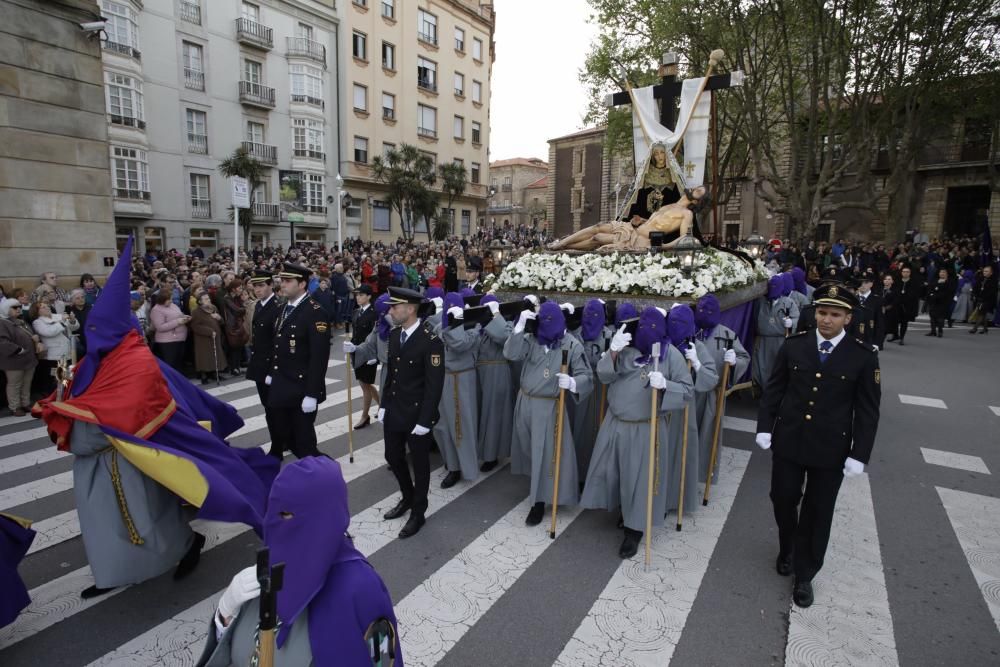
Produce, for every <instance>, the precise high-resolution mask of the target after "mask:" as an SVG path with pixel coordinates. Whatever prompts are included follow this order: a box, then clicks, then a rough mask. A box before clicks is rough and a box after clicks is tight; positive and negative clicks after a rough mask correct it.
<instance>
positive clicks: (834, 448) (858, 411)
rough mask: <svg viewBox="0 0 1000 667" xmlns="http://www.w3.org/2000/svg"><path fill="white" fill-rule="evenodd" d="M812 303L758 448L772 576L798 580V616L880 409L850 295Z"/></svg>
mask: <svg viewBox="0 0 1000 667" xmlns="http://www.w3.org/2000/svg"><path fill="white" fill-rule="evenodd" d="M813 303H814V304H815V306H816V331H815V332H803V333H799V334H796V335H795V336H792V337H790V338H788V339H787V340H786V341H785V344H784V345H783V346H782V347H781V349H780V350H779V351H778V355H777V357H776V358H775V362H774V366H773V371H772V373H771V375H770V379H769V380H768V382H767V385H766V386H765V387H764V395H763V397H762V398H761V401H760V406H759V411H758V414H757V445H758V446H759V447H760V448H761V449H771V450H772V453H773V455H774V456H773V460H772V467H771V502H772V503H773V505H774V518H775V521H776V522H777V524H778V540H779V549H778V558H777V562H776V565H775V566H776V569H777V571H778V574H780V575H782V576H788V575H790V574H792V573H794V574H795V583H794V587H793V591H792V599H793V600H794V602H795V604H796V605H798V606H800V607H808V606H809V605H811V604H812V602H813V590H812V579H813V577H814V576H816V573H817V572H819V570H820V568H821V567H822V566H823V558H824V556H825V554H826V547H827V543H828V541H829V539H830V526H831V524H832V523H833V512H834V506H835V505H836V501H837V493H838V492H839V490H840V484H841V482H842V481H843V480H844V478H845V477H854V476H855V475H859V474H861V473H862V472H864V468H865V464H866V463H867V462H868V459H869V457H870V456H871V451H872V447H873V445H874V444H875V431H876V429H877V428H878V420H879V401H880V399H881V388H880V386H879V381H880V378H879V365H878V352H876V351H874V350H873V349H872V346H871V345H868V344H866V343H863V342H861V341H859V340H857V339H856V338H852V337H850V336H849V335H848V334H847V331H846V329H847V327H848V326H849V325H850V323H851V318H852V312H853V311H854V310H855V309H856V307H857V300H856V299H855V297H854V295H852V294H851V293H850V292H847V291H846V290H845V289H844V287H843V286H842V285H836V284H830V285H826V286H821V287H820V288H818V289H817V290H816V291H815V292H814V293H813ZM803 482H805V491H804V492H803ZM800 502H801V507H800Z"/></svg>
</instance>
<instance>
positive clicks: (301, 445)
mask: <svg viewBox="0 0 1000 667" xmlns="http://www.w3.org/2000/svg"><path fill="white" fill-rule="evenodd" d="M268 409H269V410H270V412H271V417H270V421H269V423H268V425H267V427H268V429H270V428H271V424H275V425H276V426H275V431H277V430H279V429H284V430H285V434H286V435H285V437H284V438H283V439H282V441H281V442H280V444H281V447H280V453H279V452H276V451H275V450H276V449H278V448H276V447H275V444H276V441H275V440H274V438H273V437H272V438H271V454H272V455H273V456H276V457H278V458H281V457H282V456H283V455H284V450H285V449H290V450H292V454H295V457H296V458H300V459H304V458H306V457H307V456H319V455H320V453H319V448H318V447H317V446H316V428H315V425H316V413H317V412H318V411H319V407H318V406H317V409H316V410H313V411H312V412H310V413H308V414H306V413H305V412H302V408H301V407H299V406H295V407H293V408H268ZM265 420H267V418H266V417H265ZM278 424H280V425H281V426H277V425H278Z"/></svg>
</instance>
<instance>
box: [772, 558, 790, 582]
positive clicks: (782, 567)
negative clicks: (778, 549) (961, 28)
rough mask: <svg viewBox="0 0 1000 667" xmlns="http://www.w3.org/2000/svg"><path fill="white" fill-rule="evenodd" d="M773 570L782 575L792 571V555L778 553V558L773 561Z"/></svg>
mask: <svg viewBox="0 0 1000 667" xmlns="http://www.w3.org/2000/svg"><path fill="white" fill-rule="evenodd" d="M774 569H775V571H776V572H777V573H778V574H780V575H781V576H783V577H787V576H788V575H790V574H791V573H792V557H791V556H790V555H786V554H778V559H777V560H776V561H775V562H774Z"/></svg>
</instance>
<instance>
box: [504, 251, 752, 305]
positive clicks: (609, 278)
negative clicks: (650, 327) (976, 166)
mask: <svg viewBox="0 0 1000 667" xmlns="http://www.w3.org/2000/svg"><path fill="white" fill-rule="evenodd" d="M767 278H768V272H767V269H765V268H764V264H763V263H762V262H760V261H759V260H755V261H754V264H753V266H751V265H750V264H748V263H747V262H745V261H743V260H742V259H740V258H739V257H736V256H734V255H731V254H729V253H725V252H720V251H718V250H715V249H714V248H705V249H703V250H702V251H701V252H700V253H699V254H698V256H697V258H696V259H695V265H694V268H693V270H691V271H690V273H688V274H685V273H684V272H683V271H682V270H681V265H680V260H679V259H678V257H677V256H676V255H674V254H672V253H657V254H632V253H612V254H598V253H586V254H580V255H569V254H565V253H532V254H529V255H524V256H523V257H520V258H518V259H517V260H515V261H513V262H511V263H510V264H508V265H507V266H505V267H504V269H503V273H501V274H500V276H499V277H498V278H497V279H496V280H495V281H493V284H492V285H491V287H493V288H495V289H499V290H505V289H506V290H532V291H544V292H596V293H606V294H644V295H649V296H666V297H691V298H699V297H701V296H704V295H705V294H709V293H712V294H720V293H723V292H728V291H733V290H736V289H740V288H742V287H747V286H749V285H752V284H754V283H756V282H759V281H762V280H767Z"/></svg>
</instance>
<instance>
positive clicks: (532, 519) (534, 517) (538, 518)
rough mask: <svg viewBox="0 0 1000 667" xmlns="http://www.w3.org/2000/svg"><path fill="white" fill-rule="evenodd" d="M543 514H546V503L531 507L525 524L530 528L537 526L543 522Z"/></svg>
mask: <svg viewBox="0 0 1000 667" xmlns="http://www.w3.org/2000/svg"><path fill="white" fill-rule="evenodd" d="M543 514H545V503H535V504H534V505H532V506H531V511H530V512H528V518H527V519H525V520H524V523H526V524H528V525H529V526H537V525H538V524H540V523H541V522H542V515H543Z"/></svg>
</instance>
